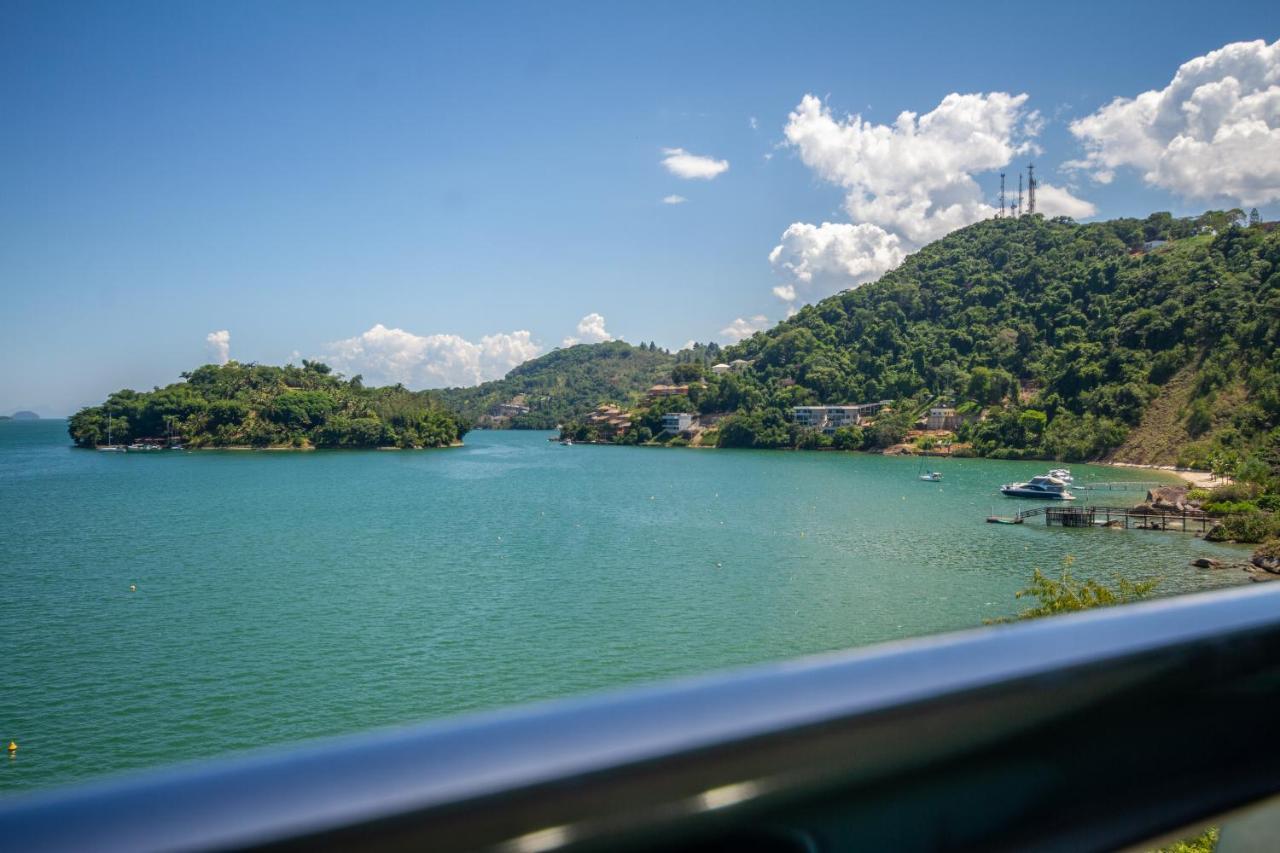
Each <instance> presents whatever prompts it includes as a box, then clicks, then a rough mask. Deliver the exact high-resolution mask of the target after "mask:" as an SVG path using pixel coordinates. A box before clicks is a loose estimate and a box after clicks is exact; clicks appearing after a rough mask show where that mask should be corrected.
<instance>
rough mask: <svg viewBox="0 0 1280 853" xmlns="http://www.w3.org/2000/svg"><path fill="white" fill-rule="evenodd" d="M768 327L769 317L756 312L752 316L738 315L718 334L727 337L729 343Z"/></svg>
mask: <svg viewBox="0 0 1280 853" xmlns="http://www.w3.org/2000/svg"><path fill="white" fill-rule="evenodd" d="M768 327H769V318H768V317H766V316H764V315H763V314H757V315H755V316H754V317H746V318H744V317H739V318H738V319H736V320H734V321H733V322H732V323H730V324H729V325H727V326H725V327H724V328H723V329H721V330H720V334H722V335H724V336H725V337H726V338H728V339H729V341H730V343H735V344H736V343H737V342H738V341H740V340H742V339H744V338H749V337H751V336H752V335H754V334H755V333H756V332H762V331H764V330H765V329H767V328H768Z"/></svg>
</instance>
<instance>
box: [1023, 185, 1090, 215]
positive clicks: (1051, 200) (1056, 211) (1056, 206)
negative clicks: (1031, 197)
mask: <svg viewBox="0 0 1280 853" xmlns="http://www.w3.org/2000/svg"><path fill="white" fill-rule="evenodd" d="M1036 212H1037V213H1043V214H1044V215H1045V216H1049V217H1052V216H1070V217H1071V218H1072V219H1086V218H1088V217H1090V216H1093V215H1095V214H1096V213H1097V212H1098V208H1097V206H1096V205H1094V204H1093V203H1092V202H1088V201H1085V200H1084V199H1082V198H1076V197H1075V196H1074V195H1072V194H1071V192H1070V191H1069V190H1065V189H1063V188H1062V187H1056V186H1054V185H1053V184H1046V183H1044V182H1043V181H1039V182H1037V183H1036Z"/></svg>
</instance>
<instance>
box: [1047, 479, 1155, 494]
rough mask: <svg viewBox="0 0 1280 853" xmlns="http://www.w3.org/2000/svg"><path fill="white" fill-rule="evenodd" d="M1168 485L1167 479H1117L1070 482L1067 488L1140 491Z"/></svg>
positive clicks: (1082, 490) (1090, 490)
mask: <svg viewBox="0 0 1280 853" xmlns="http://www.w3.org/2000/svg"><path fill="white" fill-rule="evenodd" d="M1168 485H1170V483H1168V482H1167V481H1164V482H1158V481H1154V480H1152V481H1148V482H1138V481H1135V480H1117V481H1116V482H1113V483H1072V484H1071V485H1070V486H1068V487H1067V488H1069V489H1072V490H1074V491H1079V492H1141V491H1146V490H1147V489H1158V488H1160V487H1161V486H1168Z"/></svg>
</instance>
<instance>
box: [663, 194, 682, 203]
mask: <svg viewBox="0 0 1280 853" xmlns="http://www.w3.org/2000/svg"><path fill="white" fill-rule="evenodd" d="M688 200H689V199H687V198H685V197H684V196H682V195H675V194H674V193H673V194H671V195H669V196H663V198H662V203H663V204H684V203H685V202H686V201H688Z"/></svg>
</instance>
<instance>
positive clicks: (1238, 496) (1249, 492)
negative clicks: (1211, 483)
mask: <svg viewBox="0 0 1280 853" xmlns="http://www.w3.org/2000/svg"><path fill="white" fill-rule="evenodd" d="M1259 491H1261V489H1259V488H1258V487H1257V486H1255V485H1254V484H1253V483H1227V484H1226V485H1224V486H1218V487H1217V488H1216V489H1214V490H1213V491H1212V492H1211V493H1210V495H1211V500H1214V501H1251V500H1253V499H1254V498H1256V497H1257V496H1258V492H1259Z"/></svg>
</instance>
